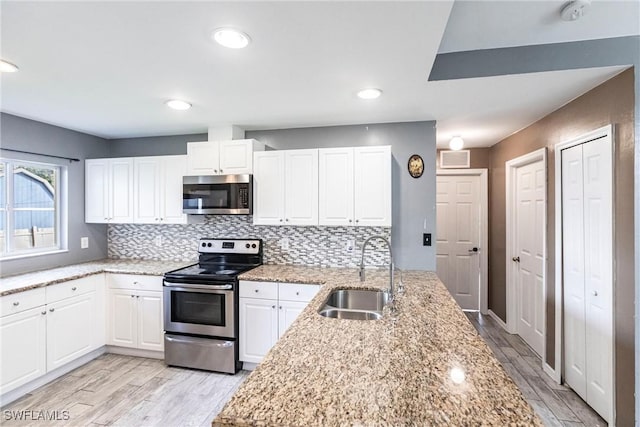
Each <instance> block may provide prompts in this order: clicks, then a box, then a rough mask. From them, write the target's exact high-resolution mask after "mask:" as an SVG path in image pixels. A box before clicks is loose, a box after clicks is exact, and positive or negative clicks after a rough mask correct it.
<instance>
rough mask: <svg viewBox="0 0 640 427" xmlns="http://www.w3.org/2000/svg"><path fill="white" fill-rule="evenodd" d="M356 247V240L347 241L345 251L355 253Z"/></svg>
mask: <svg viewBox="0 0 640 427" xmlns="http://www.w3.org/2000/svg"><path fill="white" fill-rule="evenodd" d="M355 247H356V242H355V241H354V240H347V244H346V246H345V250H346V251H347V252H353V250H354V249H355Z"/></svg>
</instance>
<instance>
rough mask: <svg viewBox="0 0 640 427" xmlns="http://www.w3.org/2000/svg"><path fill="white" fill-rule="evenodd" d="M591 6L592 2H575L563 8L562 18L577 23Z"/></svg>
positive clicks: (580, 0)
mask: <svg viewBox="0 0 640 427" xmlns="http://www.w3.org/2000/svg"><path fill="white" fill-rule="evenodd" d="M590 5H591V0H574V1H572V2H570V3H568V4H567V5H566V6H565V7H563V8H562V12H560V16H561V17H562V19H563V20H565V21H577V20H578V19H580V18H582V16H583V15H584V14H585V12H586V10H587V9H588V8H589V6H590Z"/></svg>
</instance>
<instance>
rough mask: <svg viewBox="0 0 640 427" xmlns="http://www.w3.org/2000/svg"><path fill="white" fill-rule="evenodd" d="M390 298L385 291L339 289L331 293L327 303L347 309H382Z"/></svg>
mask: <svg viewBox="0 0 640 427" xmlns="http://www.w3.org/2000/svg"><path fill="white" fill-rule="evenodd" d="M388 299H389V294H387V293H386V292H384V291H370V290H362V289H337V290H335V291H333V292H331V293H330V294H329V296H328V297H327V300H326V301H325V302H324V303H325V305H328V306H331V307H334V308H343V309H346V310H375V311H382V309H383V308H384V306H385V304H386V303H387V301H388Z"/></svg>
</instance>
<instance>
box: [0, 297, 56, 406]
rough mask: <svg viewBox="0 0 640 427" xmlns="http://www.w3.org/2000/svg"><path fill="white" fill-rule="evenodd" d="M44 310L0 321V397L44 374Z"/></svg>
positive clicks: (28, 311)
mask: <svg viewBox="0 0 640 427" xmlns="http://www.w3.org/2000/svg"><path fill="white" fill-rule="evenodd" d="M45 310H46V307H45V306H44V305H43V306H41V307H36V308H32V309H30V310H25V311H23V312H21V313H16V314H11V315H8V316H4V317H2V318H0V341H1V343H2V345H1V346H0V394H4V393H6V392H8V391H11V390H13V389H14V388H16V387H19V386H21V385H23V384H26V383H28V382H29V381H31V380H34V379H36V378H38V377H40V376H42V375H44V374H46V372H47V348H46V339H47V316H46V313H47V312H46V311H45Z"/></svg>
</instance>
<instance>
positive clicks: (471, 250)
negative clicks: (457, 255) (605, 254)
mask: <svg viewBox="0 0 640 427" xmlns="http://www.w3.org/2000/svg"><path fill="white" fill-rule="evenodd" d="M478 251H479V249H478V248H471V249H469V252H474V253H477V252H478Z"/></svg>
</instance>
